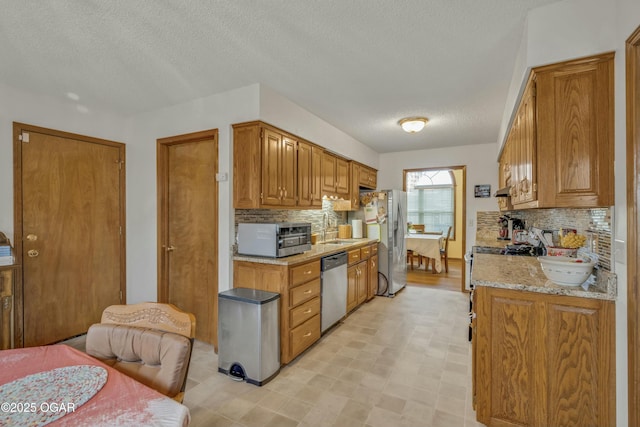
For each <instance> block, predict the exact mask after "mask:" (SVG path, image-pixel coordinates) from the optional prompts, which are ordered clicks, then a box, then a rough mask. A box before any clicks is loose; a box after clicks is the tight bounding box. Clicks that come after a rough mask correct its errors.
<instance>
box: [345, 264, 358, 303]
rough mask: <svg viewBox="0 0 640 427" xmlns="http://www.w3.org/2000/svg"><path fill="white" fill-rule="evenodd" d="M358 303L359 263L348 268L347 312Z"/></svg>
mask: <svg viewBox="0 0 640 427" xmlns="http://www.w3.org/2000/svg"><path fill="white" fill-rule="evenodd" d="M357 305H358V265H357V264H356V265H354V266H352V267H349V268H347V313H348V312H350V311H351V310H353V309H354V308H356V306H357Z"/></svg>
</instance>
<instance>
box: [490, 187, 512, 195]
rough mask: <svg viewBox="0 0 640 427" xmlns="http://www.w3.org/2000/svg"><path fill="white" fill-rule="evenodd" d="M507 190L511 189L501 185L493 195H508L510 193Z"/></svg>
mask: <svg viewBox="0 0 640 427" xmlns="http://www.w3.org/2000/svg"><path fill="white" fill-rule="evenodd" d="M509 190H511V187H503V188H501V189H499V190H498V191H496V194H494V195H493V196H494V197H509V196H511V194H510V193H509Z"/></svg>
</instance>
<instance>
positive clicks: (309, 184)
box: [298, 141, 322, 207]
mask: <svg viewBox="0 0 640 427" xmlns="http://www.w3.org/2000/svg"><path fill="white" fill-rule="evenodd" d="M321 162H322V149H321V148H319V147H317V146H315V145H313V144H311V143H308V142H302V141H299V142H298V206H307V207H321V206H322V188H321V184H322V179H321V176H320V171H321V169H322V163H321Z"/></svg>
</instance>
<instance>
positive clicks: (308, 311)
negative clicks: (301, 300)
mask: <svg viewBox="0 0 640 427" xmlns="http://www.w3.org/2000/svg"><path fill="white" fill-rule="evenodd" d="M312 311H313V310H311V309H310V308H307V309H306V310H305V311H304V314H309V313H311V312H312Z"/></svg>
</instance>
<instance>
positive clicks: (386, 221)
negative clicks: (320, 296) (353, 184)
mask: <svg viewBox="0 0 640 427" xmlns="http://www.w3.org/2000/svg"><path fill="white" fill-rule="evenodd" d="M360 200H361V202H365V203H364V204H363V206H362V207H361V208H360V209H359V210H357V211H354V212H350V214H349V219H350V220H351V219H359V220H362V221H363V223H364V224H365V227H366V229H367V237H373V236H372V235H371V234H374V233H379V238H380V243H379V244H378V272H379V274H378V283H379V284H378V295H382V296H387V297H393V296H394V295H395V294H396V293H397V292H398V291H400V290H401V289H402V288H404V287H405V285H406V284H407V249H406V246H405V242H404V235H405V232H406V230H407V193H405V192H404V191H400V190H380V191H371V192H363V193H360ZM376 224H377V225H376Z"/></svg>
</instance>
